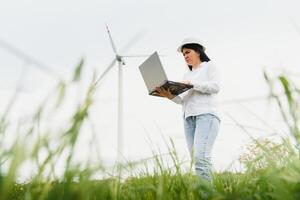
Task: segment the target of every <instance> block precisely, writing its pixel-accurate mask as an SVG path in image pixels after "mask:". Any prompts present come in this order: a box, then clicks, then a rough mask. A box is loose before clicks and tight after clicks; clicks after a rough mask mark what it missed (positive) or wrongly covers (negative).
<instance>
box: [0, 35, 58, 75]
mask: <svg viewBox="0 0 300 200" xmlns="http://www.w3.org/2000/svg"><path fill="white" fill-rule="evenodd" d="M0 47H2V48H3V49H5V50H6V51H9V52H10V53H11V54H13V55H15V56H16V57H17V58H19V59H21V60H23V61H24V62H26V63H27V64H31V65H32V66H33V67H35V68H36V69H38V70H40V71H43V72H44V73H47V74H48V75H51V76H53V77H55V78H58V79H62V78H61V76H60V75H59V74H58V73H56V71H54V70H53V69H52V68H51V67H49V66H47V65H46V64H44V63H42V62H41V61H38V60H37V59H35V58H32V57H31V56H29V55H27V54H26V53H24V52H23V51H21V50H20V49H18V48H17V47H15V46H14V45H12V44H9V43H8V42H6V41H4V40H2V39H0Z"/></svg>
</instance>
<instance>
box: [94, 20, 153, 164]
mask: <svg viewBox="0 0 300 200" xmlns="http://www.w3.org/2000/svg"><path fill="white" fill-rule="evenodd" d="M106 30H107V33H108V36H109V40H110V44H111V46H112V49H113V52H114V54H115V58H114V59H113V60H112V62H111V63H110V64H109V65H108V67H107V68H106V69H105V70H104V72H103V73H102V74H101V75H100V76H99V78H98V79H97V80H96V82H95V85H96V84H98V82H99V81H100V80H101V79H102V78H104V77H105V76H106V74H107V73H108V72H109V71H110V70H111V69H112V68H113V67H114V66H115V64H116V62H118V126H117V131H118V133H117V134H118V135H117V138H118V139H117V140H118V141H117V161H118V162H121V158H122V156H123V152H124V140H123V67H124V65H125V61H124V57H145V56H148V55H126V56H125V55H120V54H119V52H118V51H117V48H116V45H115V43H114V41H113V39H112V36H111V34H110V30H109V28H108V26H107V25H106ZM136 40H137V37H135V38H134V40H133V41H131V42H129V43H128V45H127V46H126V48H128V47H129V45H131V44H132V42H135V41H136Z"/></svg>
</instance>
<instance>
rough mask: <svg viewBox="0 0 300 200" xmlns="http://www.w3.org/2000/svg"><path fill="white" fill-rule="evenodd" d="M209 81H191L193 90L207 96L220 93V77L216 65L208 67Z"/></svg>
mask: <svg viewBox="0 0 300 200" xmlns="http://www.w3.org/2000/svg"><path fill="white" fill-rule="evenodd" d="M208 67H209V69H208V81H199V80H190V82H189V84H191V85H193V89H194V90H196V91H199V92H201V93H205V94H213V93H218V92H219V90H220V75H219V72H218V70H217V68H216V67H215V65H210V66H208Z"/></svg>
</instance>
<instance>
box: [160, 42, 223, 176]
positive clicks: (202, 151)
mask: <svg viewBox="0 0 300 200" xmlns="http://www.w3.org/2000/svg"><path fill="white" fill-rule="evenodd" d="M178 51H179V52H181V53H182V54H183V57H184V59H185V61H186V63H187V65H188V68H189V71H188V72H187V73H185V74H184V76H183V81H182V82H183V83H186V84H191V85H193V88H192V89H190V90H188V91H187V92H185V93H182V94H180V95H178V96H174V95H173V94H171V93H170V91H169V90H165V89H164V88H157V91H158V93H159V95H160V96H163V97H166V98H168V99H170V100H172V101H173V102H175V103H177V104H182V111H183V120H184V130H185V136H186V141H187V146H188V150H189V152H190V155H191V157H192V159H193V161H194V163H195V170H196V173H197V175H198V176H200V177H202V178H204V179H206V180H207V181H209V182H211V166H212V164H211V152H212V147H213V144H214V141H215V139H216V136H217V134H218V131H219V125H220V119H219V117H218V114H217V105H216V104H217V102H216V96H217V93H218V92H219V88H220V81H219V74H218V71H217V69H216V67H215V66H214V65H213V64H212V62H211V61H210V59H209V58H208V56H207V55H206V54H205V47H204V46H203V45H202V43H201V42H199V41H198V40H197V39H195V38H187V39H185V40H183V42H182V44H181V45H180V46H179V47H178Z"/></svg>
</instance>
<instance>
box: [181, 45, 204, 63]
mask: <svg viewBox="0 0 300 200" xmlns="http://www.w3.org/2000/svg"><path fill="white" fill-rule="evenodd" d="M182 54H183V57H184V60H185V62H186V64H187V65H192V66H193V67H195V66H197V65H199V64H200V57H199V53H197V52H196V51H195V50H193V49H187V48H183V49H182Z"/></svg>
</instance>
